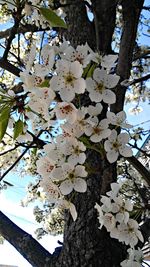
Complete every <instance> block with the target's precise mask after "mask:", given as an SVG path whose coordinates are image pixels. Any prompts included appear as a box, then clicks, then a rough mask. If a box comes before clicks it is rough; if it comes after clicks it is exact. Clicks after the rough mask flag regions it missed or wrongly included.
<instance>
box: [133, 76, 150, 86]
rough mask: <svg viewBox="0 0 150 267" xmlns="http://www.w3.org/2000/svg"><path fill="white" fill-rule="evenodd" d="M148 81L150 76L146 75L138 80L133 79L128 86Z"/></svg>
mask: <svg viewBox="0 0 150 267" xmlns="http://www.w3.org/2000/svg"><path fill="white" fill-rule="evenodd" d="M148 79H150V74H147V75H145V76H143V77H141V78H138V79H134V80H133V81H131V82H129V84H130V85H132V84H136V83H140V82H144V81H147V80H148Z"/></svg>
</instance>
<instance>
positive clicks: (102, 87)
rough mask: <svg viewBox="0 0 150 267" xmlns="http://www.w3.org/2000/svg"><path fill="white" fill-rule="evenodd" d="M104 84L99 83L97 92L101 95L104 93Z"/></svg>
mask: <svg viewBox="0 0 150 267" xmlns="http://www.w3.org/2000/svg"><path fill="white" fill-rule="evenodd" d="M104 88H105V87H104V83H103V82H100V83H97V87H96V91H97V92H99V93H102V92H103V91H104Z"/></svg>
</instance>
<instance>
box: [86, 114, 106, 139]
mask: <svg viewBox="0 0 150 267" xmlns="http://www.w3.org/2000/svg"><path fill="white" fill-rule="evenodd" d="M85 134H86V135H87V136H90V140H91V141H92V142H94V143H98V142H100V141H101V140H102V139H105V138H107V137H108V136H109V135H110V134H111V130H110V129H108V120H107V119H103V120H101V121H100V122H99V121H98V118H97V117H94V118H93V119H91V122H90V121H89V125H88V126H87V127H86V129H85Z"/></svg>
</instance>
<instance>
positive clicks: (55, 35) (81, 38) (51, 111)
mask: <svg viewBox="0 0 150 267" xmlns="http://www.w3.org/2000/svg"><path fill="white" fill-rule="evenodd" d="M0 4H1V10H0V12H1V15H2V19H1V22H6V24H8V25H9V24H12V27H10V28H8V29H6V30H3V31H1V32H0V38H1V44H0V45H1V51H2V57H1V58H0V68H1V78H0V79H1V87H0V142H1V143H0V164H1V169H2V173H1V178H0V181H1V189H3V187H4V186H9V184H8V183H7V181H5V180H4V177H6V175H7V174H8V173H9V172H10V171H11V170H15V171H18V172H20V173H21V175H22V176H25V175H26V174H29V173H30V175H32V176H35V177H36V178H37V180H36V181H37V182H36V183H35V184H34V185H32V186H31V189H30V192H29V199H28V200H27V202H30V201H33V200H34V199H35V198H36V199H39V200H40V201H42V202H43V203H44V204H46V205H47V206H48V205H49V207H50V208H49V211H48V215H49V216H50V215H51V214H52V215H51V216H54V214H57V215H56V222H57V219H58V218H57V216H58V217H59V216H60V214H61V221H63V227H64V228H63V236H64V241H63V244H62V247H61V249H60V250H59V251H58V253H54V254H50V253H49V252H48V251H47V250H45V249H44V248H43V247H42V246H41V245H40V244H39V243H38V242H37V241H36V240H35V239H33V238H32V237H31V236H30V235H29V234H28V233H26V232H25V231H23V230H22V229H20V228H19V227H18V226H16V225H15V224H14V223H13V222H12V221H11V220H10V219H8V218H7V217H6V216H5V215H4V214H3V213H2V212H0V234H1V235H2V236H3V237H4V238H5V239H6V240H8V241H9V242H10V243H11V244H12V245H13V246H14V247H15V248H16V249H17V250H18V251H19V252H20V253H21V254H22V255H23V256H24V257H25V258H26V259H27V260H28V261H29V262H30V263H31V264H32V266H35V267H41V266H45V267H48V266H55V267H60V266H61V267H71V266H73V267H79V266H81V267H95V266H96V267H98V266H99V267H101V266H103V267H109V266H114V267H119V266H122V267H130V266H137V267H138V266H139V267H140V266H141V264H142V261H143V254H142V250H141V248H142V247H143V245H144V243H145V242H146V241H147V240H148V237H149V230H148V228H149V218H148V208H149V203H148V195H149V194H148V189H147V188H148V186H149V185H150V179H149V177H150V176H149V171H148V169H146V168H145V167H144V166H143V165H142V164H141V163H140V162H139V161H138V159H137V158H136V157H135V156H133V151H132V147H135V148H136V149H138V146H137V136H138V135H140V134H141V133H143V134H145V133H144V131H143V130H140V129H136V130H135V129H134V127H133V126H132V125H130V124H129V123H128V122H127V121H126V113H125V111H124V105H125V103H126V102H127V101H131V100H136V101H137V105H136V107H135V110H138V103H139V101H141V100H145V99H148V90H147V86H146V81H147V79H148V78H149V74H146V72H147V66H148V57H149V51H148V49H147V48H146V47H141V46H139V45H138V39H137V33H138V26H139V25H142V23H143V15H142V11H143V10H147V11H148V10H149V7H147V6H145V4H144V1H142V0H133V1H129V0H125V1H110V0H107V1H104V0H91V1H82V0H76V1H75V0H71V1H70V0H66V1H61V0H60V1H57V0H52V1H45V0H30V1H24V0H8V1H3V0H1V1H0ZM145 25H146V24H145ZM145 27H146V26H145ZM139 67H141V68H142V70H141V69H140V68H139ZM131 141H134V145H133V142H131ZM141 152H142V151H141ZM143 153H144V154H145V156H147V157H149V154H148V153H147V152H146V151H143ZM20 162H21V164H20ZM130 165H132V166H133V167H134V168H135V169H136V171H138V172H139V174H140V178H139V179H138V181H137V180H136V179H134V177H133V175H132V172H130ZM120 166H121V168H120ZM119 168H120V169H119ZM131 183H132V185H131ZM131 188H134V189H135V191H136V193H135V194H134V195H133V194H131V192H130V191H131ZM143 188H144V190H145V196H143V194H142V193H141V192H142V191H141V190H142V189H143ZM135 196H137V197H135ZM50 212H51V213H50Z"/></svg>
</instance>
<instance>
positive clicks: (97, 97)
mask: <svg viewBox="0 0 150 267" xmlns="http://www.w3.org/2000/svg"><path fill="white" fill-rule="evenodd" d="M118 81H119V76H117V75H115V74H113V75H112V74H108V73H107V71H106V70H104V69H99V68H97V69H95V70H94V73H93V79H92V78H87V79H86V89H87V91H88V92H89V97H90V99H91V101H94V102H101V101H102V100H103V101H104V102H105V103H107V104H113V103H115V102H116V95H115V94H114V92H112V91H111V90H109V89H107V88H114V87H115V86H116V85H117V83H118Z"/></svg>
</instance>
